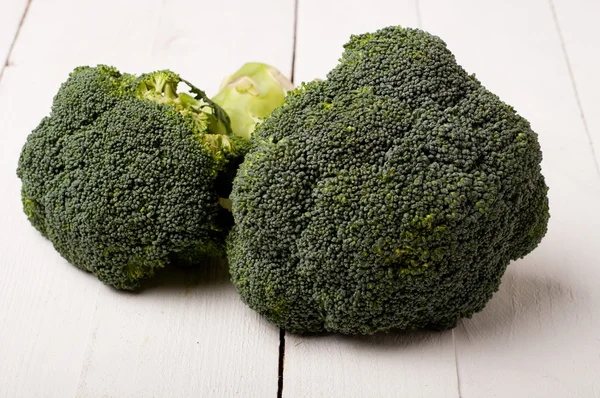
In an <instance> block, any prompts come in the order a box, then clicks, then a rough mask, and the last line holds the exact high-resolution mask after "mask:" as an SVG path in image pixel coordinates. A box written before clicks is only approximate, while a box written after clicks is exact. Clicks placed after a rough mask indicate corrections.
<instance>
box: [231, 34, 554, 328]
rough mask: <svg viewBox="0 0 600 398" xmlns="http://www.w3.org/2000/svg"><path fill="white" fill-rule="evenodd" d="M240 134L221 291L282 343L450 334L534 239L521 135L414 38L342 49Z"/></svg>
mask: <svg viewBox="0 0 600 398" xmlns="http://www.w3.org/2000/svg"><path fill="white" fill-rule="evenodd" d="M344 48H345V51H344V53H343V56H342V58H341V59H340V62H339V64H338V65H337V66H336V67H335V68H334V69H333V70H331V71H330V72H329V73H328V75H327V79H326V80H324V81H315V82H311V83H307V84H306V83H305V84H302V86H300V87H299V88H296V89H295V90H294V91H292V92H291V93H290V94H289V95H288V96H287V98H286V101H285V103H284V104H283V105H282V106H281V107H279V108H278V109H277V110H275V112H274V113H273V114H272V115H271V116H270V117H268V118H267V119H266V120H265V121H264V122H263V123H262V124H260V125H259V126H258V128H257V130H256V131H255V133H254V138H253V140H252V144H251V148H250V150H249V152H248V153H247V154H246V158H245V161H244V163H242V165H241V166H240V169H239V171H238V173H237V177H236V179H235V181H234V183H233V192H232V195H231V199H232V201H233V216H234V220H235V225H234V227H233V229H232V232H231V233H230V235H229V237H228V241H227V251H228V256H229V262H230V271H231V275H232V280H233V283H234V284H235V286H236V288H237V290H238V291H239V293H240V294H241V296H242V298H243V299H244V301H245V302H246V303H247V304H248V305H249V306H250V307H251V308H253V309H255V310H256V311H258V312H259V313H261V314H262V315H264V316H265V317H266V318H267V319H268V320H269V321H271V322H274V323H276V324H277V325H279V326H280V327H282V328H285V329H287V330H289V331H291V332H295V333H305V332H320V331H335V332H341V333H347V334H371V333H374V332H376V331H387V330H390V329H413V328H426V327H428V328H438V329H444V328H451V327H454V326H456V324H457V321H458V320H459V319H461V318H463V317H470V316H471V315H472V314H473V313H475V312H477V311H480V310H481V309H483V308H484V306H485V304H486V303H487V302H488V300H489V299H490V298H491V297H492V294H493V293H494V292H495V291H497V290H498V287H499V284H500V279H501V276H502V275H503V273H504V271H505V269H506V267H507V265H508V264H509V262H510V261H511V260H515V259H518V258H521V257H523V256H525V255H526V254H528V253H529V252H531V251H532V250H533V249H534V248H535V247H536V246H537V245H538V243H539V242H540V241H541V239H542V237H543V236H544V234H545V233H546V229H547V223H548V218H549V210H548V199H547V189H548V188H547V186H546V184H545V181H544V177H543V176H542V174H541V170H540V162H541V160H542V154H541V151H540V146H539V144H538V141H537V135H536V133H535V132H534V131H532V129H531V126H530V124H529V123H528V122H527V120H525V119H524V118H523V117H521V116H519V115H518V114H517V113H516V111H515V110H514V109H513V108H512V107H510V106H509V105H507V104H505V103H503V102H502V101H501V100H500V99H499V98H498V97H497V96H496V95H494V94H492V93H491V92H489V91H488V90H487V89H485V88H484V87H483V86H482V84H481V83H480V82H479V81H478V80H477V79H476V78H475V76H473V75H469V74H467V73H466V72H465V71H464V70H463V68H462V67H460V66H459V65H458V64H457V63H456V60H455V58H454V56H453V54H452V53H451V52H450V51H449V50H448V49H447V48H446V44H445V43H444V42H443V41H442V40H441V39H440V38H438V37H436V36H433V35H431V34H428V33H426V32H423V31H421V30H417V29H407V28H401V27H387V28H384V29H381V30H379V31H377V32H375V33H369V34H363V35H358V36H352V37H351V38H350V41H349V42H348V43H347V44H346V45H345V46H344Z"/></svg>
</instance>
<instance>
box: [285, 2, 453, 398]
mask: <svg viewBox="0 0 600 398" xmlns="http://www.w3.org/2000/svg"><path fill="white" fill-rule="evenodd" d="M418 24H419V18H418V12H417V8H416V3H415V2H414V1H412V0H401V1H384V0H376V1H371V2H368V3H365V2H364V1H358V0H351V1H347V2H344V4H341V3H340V2H337V1H330V0H327V1H322V0H301V1H300V3H299V9H298V32H297V35H296V40H297V44H296V46H297V50H296V65H295V78H296V79H295V80H296V83H299V82H301V81H310V80H312V79H314V78H325V75H326V74H327V72H328V71H329V70H330V69H331V68H333V67H334V66H335V65H336V64H337V60H338V59H339V58H340V57H341V55H342V51H343V48H342V46H343V44H344V43H346V42H347V41H348V39H349V38H350V35H351V34H359V33H366V32H370V31H374V30H377V29H379V28H382V27H385V26H388V25H403V26H409V27H417V26H418ZM455 363H456V362H455V356H454V344H453V333H452V331H446V332H427V331H419V332H412V333H391V334H388V335H386V334H376V335H374V336H370V337H358V338H357V337H345V336H341V335H330V336H316V337H301V336H298V335H292V334H289V333H288V334H287V335H286V343H285V361H284V377H283V396H284V397H286V398H297V397H344V398H346V397H357V398H359V397H382V398H383V397H445V398H451V397H457V398H458V396H459V395H458V385H457V378H456V366H455Z"/></svg>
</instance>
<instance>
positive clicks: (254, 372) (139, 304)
mask: <svg viewBox="0 0 600 398" xmlns="http://www.w3.org/2000/svg"><path fill="white" fill-rule="evenodd" d="M293 9H294V5H293V2H292V1H278V2H276V3H273V2H271V1H268V0H259V1H253V2H243V1H233V0H228V1H219V2H209V1H202V2H184V1H179V0H176V1H168V2H167V1H159V0H151V1H146V0H145V1H141V0H140V1H127V2H124V1H117V0H107V1H102V2H98V1H91V0H86V1H80V0H52V1H50V0H33V3H32V4H31V6H30V9H29V12H28V15H27V18H26V20H25V23H24V25H23V27H22V29H21V33H20V35H19V38H18V41H17V42H16V44H15V46H14V50H13V53H12V56H11V62H12V63H13V66H12V67H10V68H7V69H6V71H5V73H4V77H3V79H2V81H1V82H0V121H1V122H2V131H3V142H2V145H0V184H1V185H2V193H1V194H0V223H1V225H2V229H1V230H0V263H1V264H2V276H1V277H0V303H2V305H1V306H0V341H1V342H2V347H1V348H0V397H34V396H44V397H72V396H80V397H123V396H127V397H149V396H157V397H159V396H215V397H216V396H244V397H252V396H256V397H264V396H275V394H276V391H277V363H278V345H279V331H278V329H277V328H275V327H273V326H271V325H267V324H266V323H265V322H263V321H262V320H261V319H260V318H259V317H258V316H257V315H256V314H254V313H253V312H251V311H250V310H248V309H247V307H246V306H245V305H244V304H243V303H242V302H241V301H240V300H239V297H238V295H237V294H236V293H235V291H234V289H233V288H232V286H231V285H230V284H229V283H228V282H227V279H228V278H227V270H226V269H223V268H222V267H219V266H216V265H213V266H210V267H208V268H207V272H206V273H200V272H191V271H189V272H187V273H186V272H175V271H167V272H166V273H163V274H162V275H160V276H159V277H158V280H157V281H156V282H154V283H153V284H151V285H149V286H148V287H147V288H146V289H145V290H143V291H141V292H139V293H137V294H127V293H121V292H117V291H115V290H113V289H110V288H108V287H106V286H104V285H102V284H101V283H100V282H99V281H98V280H96V279H95V278H94V277H93V276H91V275H89V274H86V273H84V272H81V271H79V270H77V269H75V268H74V267H72V266H71V265H69V264H67V263H66V262H65V261H64V260H63V259H62V258H61V257H60V256H59V255H58V254H57V253H56V252H55V251H54V250H53V248H52V245H51V244H50V243H49V242H48V241H46V240H44V239H43V238H42V237H41V236H40V235H39V234H38V233H37V232H36V231H35V230H34V229H33V228H32V227H31V226H30V225H29V223H28V221H27V220H26V218H25V216H24V215H23V213H22V210H21V203H20V197H19V190H20V181H19V180H18V179H17V177H16V175H15V169H16V165H17V160H18V156H19V153H20V150H21V147H22V145H23V143H24V142H25V139H26V136H27V134H28V133H29V132H30V131H31V130H32V129H33V128H34V127H35V126H36V125H37V123H38V122H39V120H40V119H41V118H42V117H43V116H45V115H47V113H48V110H49V107H50V104H51V102H52V97H53V95H54V94H55V93H56V90H57V89H58V87H59V85H60V83H61V82H62V81H64V80H65V79H66V77H67V74H68V73H69V72H70V71H71V70H72V69H73V67H75V66H78V65H86V64H87V65H90V64H91V65H94V64H97V63H105V64H112V65H115V66H117V67H118V68H119V69H121V70H123V71H128V72H136V73H139V72H143V71H150V70H154V69H159V68H166V67H168V68H171V69H173V70H175V71H177V72H179V73H181V74H182V76H183V77H185V78H186V79H188V80H190V81H192V82H194V83H195V84H196V85H198V86H199V87H202V88H205V89H206V90H207V91H208V92H209V94H214V93H215V92H216V90H217V88H218V86H219V83H220V80H221V79H222V78H224V77H225V76H226V75H227V74H229V73H232V72H233V71H234V70H235V69H236V68H237V67H239V66H241V64H242V63H243V62H245V61H251V60H260V61H264V62H269V63H271V64H273V65H274V66H276V67H278V68H280V69H281V70H282V71H283V72H284V73H289V72H290V70H291V60H292V51H293V45H292V42H293V19H294V16H293ZM115 10H118V12H116V11H115Z"/></svg>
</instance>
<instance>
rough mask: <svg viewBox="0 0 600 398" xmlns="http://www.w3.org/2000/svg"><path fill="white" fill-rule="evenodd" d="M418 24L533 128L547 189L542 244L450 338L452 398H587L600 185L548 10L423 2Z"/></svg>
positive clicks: (592, 370) (592, 380) (594, 329)
mask: <svg viewBox="0 0 600 398" xmlns="http://www.w3.org/2000/svg"><path fill="white" fill-rule="evenodd" d="M570 6H571V3H569V7H570ZM421 15H422V21H423V26H424V28H425V29H427V30H430V31H432V33H435V34H438V35H440V36H441V37H442V38H444V40H445V41H446V42H447V43H448V46H449V48H450V49H451V50H452V51H453V52H454V53H455V55H456V57H457V60H458V62H459V63H460V64H462V65H463V66H464V67H465V69H466V70H468V71H470V72H477V77H478V78H479V79H480V80H481V81H482V82H483V84H484V85H486V86H487V87H488V88H489V89H490V90H491V91H493V92H495V93H496V94H498V95H499V96H500V98H502V99H503V100H505V101H506V102H507V103H509V104H511V105H513V106H514V107H515V108H516V109H517V111H518V112H519V113H520V114H522V115H523V116H525V117H526V118H527V119H529V120H530V121H531V124H532V127H533V129H534V130H535V131H537V132H538V134H539V140H540V144H541V146H542V150H543V152H544V161H543V164H542V169H543V172H544V175H545V176H546V180H547V183H548V185H549V187H550V191H549V197H550V213H551V219H550V224H549V231H548V234H547V236H546V237H545V239H544V241H543V242H542V244H541V245H540V246H539V247H538V248H537V249H536V250H535V251H534V252H533V253H532V254H530V255H529V256H528V257H526V258H525V259H522V260H519V261H516V262H514V263H513V264H511V265H510V266H509V269H508V271H507V274H506V275H505V277H504V279H503V283H502V285H501V287H500V291H499V292H498V293H496V295H495V296H494V298H493V299H492V300H491V302H490V303H489V304H488V306H487V307H486V309H485V310H484V311H483V312H481V313H479V314H476V315H475V316H474V317H473V318H472V319H471V320H465V321H464V322H463V323H462V326H461V327H459V328H458V329H457V330H456V344H457V359H458V369H459V379H460V389H461V396H462V397H463V398H471V397H473V398H477V397H498V398H501V397H506V398H508V397H511V398H515V397H523V398H525V397H556V398H559V397H597V396H598V394H599V392H600V389H599V384H598V383H599V380H600V379H599V378H598V375H600V332H599V331H600V291H599V289H598V286H600V268H599V267H598V258H600V246H599V245H598V238H599V235H598V226H599V225H600V206H598V203H599V198H600V179H599V178H598V174H597V173H596V170H595V165H594V159H593V157H592V153H591V148H590V145H589V141H588V137H587V135H586V132H585V126H584V124H583V122H582V118H581V115H580V111H579V109H578V105H577V101H576V97H575V95H574V92H573V88H572V84H571V80H570V78H569V71H568V68H567V64H566V62H565V58H564V56H563V53H562V49H561V43H560V38H559V35H558V33H557V30H556V28H555V24H554V20H553V15H552V12H551V8H550V5H549V3H548V2H547V1H544V0H535V1H529V2H522V1H518V0H506V1H502V2H481V1H477V0H463V1H460V2H453V3H452V4H450V3H446V2H441V1H434V0H421ZM559 15H560V11H559ZM578 39H579V40H584V41H588V43H590V45H591V43H593V42H594V41H595V40H593V39H591V38H589V37H584V36H578ZM590 40H592V41H591V42H590ZM568 49H569V46H568V43H567V50H568Z"/></svg>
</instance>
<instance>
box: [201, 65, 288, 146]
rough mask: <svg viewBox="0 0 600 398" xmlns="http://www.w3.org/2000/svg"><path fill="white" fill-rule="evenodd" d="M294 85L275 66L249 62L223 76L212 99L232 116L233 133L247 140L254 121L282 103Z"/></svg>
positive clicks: (265, 115)
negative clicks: (225, 76) (218, 90)
mask: <svg viewBox="0 0 600 398" xmlns="http://www.w3.org/2000/svg"><path fill="white" fill-rule="evenodd" d="M293 87H294V86H293V84H292V82H290V81H289V80H288V79H287V78H286V77H285V76H283V75H282V74H281V72H279V71H278V70H277V69H275V68H274V67H272V66H269V65H267V64H262V63H257V62H251V63H247V64H245V65H243V66H242V67H241V68H240V69H239V70H238V71H237V72H235V73H234V74H233V75H231V76H229V77H228V78H227V79H225V80H224V81H223V84H222V86H221V91H220V92H219V93H218V94H217V95H216V96H215V97H214V98H213V99H212V100H213V101H214V102H215V103H217V104H218V105H220V106H221V107H222V108H223V109H224V110H225V111H226V112H227V114H228V115H229V117H230V118H231V128H232V130H233V134H235V135H237V136H240V137H242V138H244V139H245V140H250V138H251V136H252V132H253V131H254V127H255V126H256V124H257V123H258V122H260V121H261V120H262V119H264V118H265V117H267V116H269V115H270V114H271V112H273V110H274V109H275V108H277V107H278V106H279V105H281V104H282V103H283V101H284V98H285V95H286V94H287V92H288V91H290V90H292V89H293Z"/></svg>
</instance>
